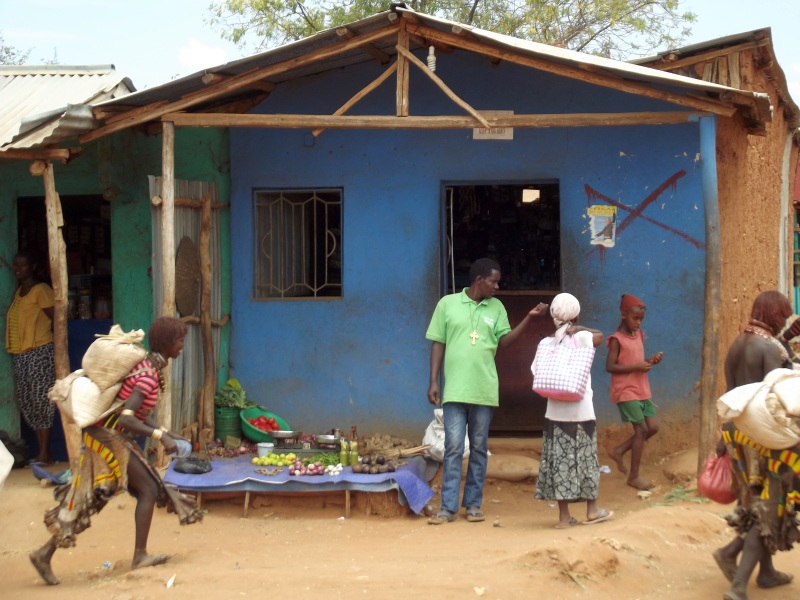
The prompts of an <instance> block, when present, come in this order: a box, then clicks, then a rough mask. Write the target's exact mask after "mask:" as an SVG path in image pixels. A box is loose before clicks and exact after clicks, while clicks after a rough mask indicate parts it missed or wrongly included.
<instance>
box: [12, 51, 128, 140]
mask: <svg viewBox="0 0 800 600" xmlns="http://www.w3.org/2000/svg"><path fill="white" fill-rule="evenodd" d="M135 89H136V88H134V86H133V83H131V80H130V79H128V78H127V77H123V76H122V75H120V74H119V73H117V71H116V70H115V69H114V65H95V66H69V65H36V66H30V65H0V107H2V108H0V151H2V150H7V149H9V148H32V147H37V146H42V145H47V144H51V143H55V142H58V141H61V140H64V139H70V138H75V137H76V134H79V133H85V132H86V131H89V130H91V129H92V128H93V127H95V126H96V125H97V123H96V121H95V120H94V117H93V115H92V112H91V110H90V109H89V108H88V107H87V106H86V105H91V104H96V103H99V102H103V101H105V100H109V99H112V98H118V97H120V96H124V95H127V94H130V93H131V92H133V91H135ZM81 107H84V108H81Z"/></svg>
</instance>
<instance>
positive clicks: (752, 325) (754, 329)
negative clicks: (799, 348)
mask: <svg viewBox="0 0 800 600" xmlns="http://www.w3.org/2000/svg"><path fill="white" fill-rule="evenodd" d="M744 330H745V331H746V332H748V333H754V334H756V335H757V336H759V337H762V338H764V339H765V340H768V341H770V342H772V343H773V344H775V346H777V348H778V350H779V351H780V353H781V358H782V359H783V360H784V361H786V360H789V353H788V352H787V351H786V348H784V347H783V344H781V343H780V342H779V341H778V340H777V339H776V338H775V336H774V335H772V332H771V331H770V330H769V329H767V327H766V326H764V323H762V322H761V321H757V320H756V319H751V320H750V322H749V323H748V324H747V327H745V328H744Z"/></svg>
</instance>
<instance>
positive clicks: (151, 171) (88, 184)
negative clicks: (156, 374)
mask: <svg viewBox="0 0 800 600" xmlns="http://www.w3.org/2000/svg"><path fill="white" fill-rule="evenodd" d="M29 165H30V161H22V160H8V159H0V313H1V314H2V323H1V324H0V335H2V336H3V340H5V327H6V323H5V313H6V309H7V307H8V305H9V304H10V302H11V298H12V297H13V294H14V287H15V285H16V280H15V278H14V275H13V273H12V272H11V270H10V266H11V263H12V262H13V259H14V254H15V253H16V251H17V210H16V207H17V199H18V198H20V197H25V196H41V197H42V198H44V188H43V183H42V178H41V177H33V176H31V175H30V173H29V171H28V168H29ZM229 167H230V161H229V142H228V132H227V130H221V129H192V130H187V129H179V130H177V131H176V136H175V177H176V178H177V179H186V180H194V181H213V182H216V184H217V187H218V190H219V201H221V202H228V201H229V200H230V177H229V170H230V169H229ZM54 171H55V182H56V190H57V191H58V193H59V194H60V195H61V196H70V195H102V196H103V197H104V198H105V200H106V201H108V202H110V205H111V257H112V272H113V286H114V288H113V292H114V295H113V303H114V320H115V322H117V323H119V324H120V325H121V326H122V328H123V329H125V330H128V329H144V330H147V327H148V326H149V324H150V322H151V321H152V319H153V315H154V312H153V281H152V273H151V264H150V262H151V258H150V252H151V246H152V225H151V219H150V192H149V185H148V176H149V175H160V173H161V136H160V135H146V134H144V133H141V132H138V131H135V132H130V131H125V132H122V133H119V134H116V135H114V136H109V137H107V138H103V139H101V140H98V141H97V142H95V143H92V144H89V145H88V146H86V147H85V148H84V151H83V153H82V154H81V155H80V156H79V157H78V158H76V159H75V160H73V161H71V162H70V163H69V164H67V165H64V164H61V163H56V164H55V169H54ZM229 223H230V221H229V211H227V210H224V211H222V217H221V229H222V240H221V242H222V248H223V256H222V264H223V279H222V280H223V290H222V298H223V307H222V311H223V314H230V289H231V285H230V235H229V232H230V225H229ZM229 334H230V325H227V326H226V327H225V329H224V331H223V336H222V344H221V345H222V347H221V348H220V359H219V365H218V373H217V375H218V380H220V381H223V382H224V381H225V380H226V379H227V373H228V354H229V353H228V349H229V339H230V337H229ZM3 349H5V346H3ZM0 429H4V430H6V431H8V432H9V434H11V435H12V437H13V436H17V435H19V413H18V411H17V407H16V403H15V401H14V379H13V374H12V369H11V358H10V356H9V355H8V354H7V353H6V352H1V353H0Z"/></svg>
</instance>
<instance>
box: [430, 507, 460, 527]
mask: <svg viewBox="0 0 800 600" xmlns="http://www.w3.org/2000/svg"><path fill="white" fill-rule="evenodd" d="M457 518H458V515H451V514H450V513H449V512H447V511H444V510H443V511H441V512H440V513H438V514H437V515H436V516H435V517H431V518H430V519H428V525H442V524H444V523H450V522H451V521H455V520H456V519H457Z"/></svg>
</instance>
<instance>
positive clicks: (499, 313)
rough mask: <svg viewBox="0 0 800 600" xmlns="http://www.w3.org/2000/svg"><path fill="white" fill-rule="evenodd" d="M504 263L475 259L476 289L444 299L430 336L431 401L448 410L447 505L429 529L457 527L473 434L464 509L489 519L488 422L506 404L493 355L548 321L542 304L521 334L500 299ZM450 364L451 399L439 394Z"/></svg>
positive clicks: (472, 271)
mask: <svg viewBox="0 0 800 600" xmlns="http://www.w3.org/2000/svg"><path fill="white" fill-rule="evenodd" d="M500 278H501V274H500V265H498V264H497V262H495V261H494V260H492V259H490V258H481V259H478V260H476V261H475V262H474V263H473V265H472V267H471V268H470V271H469V280H470V282H471V283H470V286H469V287H468V288H464V290H463V291H461V292H460V293H457V294H449V295H447V296H445V297H443V298H442V299H441V300H439V303H438V304H437V305H436V310H434V313H433V317H432V318H431V323H430V325H429V327H428V331H427V333H426V334H425V337H426V338H427V339H429V340H431V342H432V344H431V362H430V365H431V373H430V386H429V388H428V402H430V403H431V404H433V405H436V406H438V405H439V403H440V402H441V403H442V404H443V406H442V409H443V412H444V472H443V477H442V506H441V509H440V510H439V512H438V513H437V514H436V516H434V517H431V518H430V520H429V521H428V523H430V524H431V525H439V524H442V523H447V522H448V521H453V520H455V519H456V515H457V513H458V496H459V490H460V487H461V461H462V458H463V455H464V440H465V438H466V437H467V436H469V445H470V452H469V465H468V468H467V478H466V482H465V485H464V499H463V502H462V503H461V506H464V507H465V508H466V509H467V521H470V522H478V521H483V520H484V515H483V513H482V512H481V504H482V501H483V485H484V482H485V480H486V463H487V458H488V450H489V424H490V423H491V421H492V414H493V413H494V409H495V407H496V406H498V404H499V395H500V394H499V383H498V379H497V367H496V366H495V362H494V357H495V353H496V352H497V347H498V346H500V347H503V348H505V347H506V346H510V345H511V344H513V343H514V342H515V341H516V340H517V339H518V338H519V336H520V334H521V333H522V330H523V329H524V328H525V327H526V326H527V324H528V322H529V320H530V318H531V317H537V316H540V315H547V308H548V306H547V304H544V303H539V304H538V305H537V306H536V308H534V309H533V310H531V311H530V312H529V313H528V314H527V315H525V318H524V319H523V320H522V321H521V322H520V323H519V324H518V325H517V326H516V327H515V328H514V329H511V325H509V323H508V314H507V313H506V309H505V307H504V306H503V303H502V302H500V300H498V299H497V298H495V297H494V295H495V293H497V291H498V290H499V289H500V286H499V283H500ZM442 362H444V380H445V388H444V394H443V395H441V396H440V393H439V372H440V370H441V367H442Z"/></svg>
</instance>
